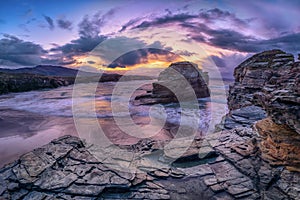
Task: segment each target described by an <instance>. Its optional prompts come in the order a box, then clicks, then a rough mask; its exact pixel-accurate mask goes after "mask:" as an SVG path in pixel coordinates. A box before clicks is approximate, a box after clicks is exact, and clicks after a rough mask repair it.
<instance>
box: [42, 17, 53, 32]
mask: <svg viewBox="0 0 300 200" xmlns="http://www.w3.org/2000/svg"><path fill="white" fill-rule="evenodd" d="M43 17H44V19H45V20H46V22H47V23H48V27H49V29H50V30H53V29H54V22H53V19H52V18H51V17H49V16H46V15H43Z"/></svg>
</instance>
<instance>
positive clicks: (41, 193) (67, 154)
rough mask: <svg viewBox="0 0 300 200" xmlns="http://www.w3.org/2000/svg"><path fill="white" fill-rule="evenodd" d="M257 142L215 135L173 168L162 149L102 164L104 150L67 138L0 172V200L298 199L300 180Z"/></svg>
mask: <svg viewBox="0 0 300 200" xmlns="http://www.w3.org/2000/svg"><path fill="white" fill-rule="evenodd" d="M257 135H258V134H257V132H256V131H254V130H252V129H250V128H238V129H232V130H230V131H223V132H219V133H216V134H212V135H209V136H208V137H206V138H205V139H202V140H196V141H194V143H193V144H192V145H191V146H190V149H189V150H188V151H187V152H186V153H185V154H183V156H182V157H181V158H180V159H178V160H177V161H175V162H174V163H173V164H172V165H167V164H166V162H165V161H166V159H167V157H166V155H164V153H163V151H161V150H159V149H160V147H161V146H163V145H164V144H162V143H161V142H156V141H151V140H144V141H141V142H140V143H138V144H136V145H133V146H127V147H126V146H124V147H123V149H124V150H130V151H128V152H131V154H111V152H112V151H113V150H112V149H109V148H108V149H107V148H105V149H102V150H103V155H102V156H100V157H99V156H97V158H98V159H96V157H95V156H94V154H91V152H93V149H98V148H99V147H96V146H94V145H89V144H85V143H84V142H82V141H80V140H79V139H78V138H76V137H71V136H64V137H62V138H60V139H57V140H54V141H52V142H51V143H49V144H48V145H46V146H43V147H41V148H39V149H36V150H34V151H32V152H29V153H27V154H25V155H23V156H22V157H21V158H20V159H19V160H17V161H15V162H14V163H12V164H10V165H7V166H6V167H4V168H2V169H0V199H53V198H55V199H199V198H200V199H297V198H298V197H299V195H300V173H299V172H296V171H289V170H288V167H287V166H285V165H277V166H272V165H270V163H269V162H268V161H266V160H264V159H263V158H262V157H261V153H262V152H261V149H260V141H261V140H260V138H259V137H258V136H257ZM182 142H185V139H184V138H182ZM126 166H131V167H129V168H132V166H134V167H135V169H136V170H129V171H128V167H126ZM118 169H122V170H118Z"/></svg>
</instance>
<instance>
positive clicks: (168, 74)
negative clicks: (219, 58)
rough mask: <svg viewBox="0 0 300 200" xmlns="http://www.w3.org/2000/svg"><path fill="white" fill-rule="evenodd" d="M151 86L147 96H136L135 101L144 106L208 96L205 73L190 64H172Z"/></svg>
mask: <svg viewBox="0 0 300 200" xmlns="http://www.w3.org/2000/svg"><path fill="white" fill-rule="evenodd" d="M152 85H153V89H152V91H151V92H150V93H149V94H147V95H142V96H138V97H137V98H136V100H140V101H141V102H142V103H144V104H153V103H170V102H178V100H179V101H189V100H191V99H192V100H193V99H194V97H196V98H204V97H209V96H210V92H209V88H208V75H207V73H205V72H202V70H200V69H199V68H198V66H197V65H196V64H195V63H191V62H177V63H172V64H171V65H170V66H169V67H168V68H166V69H165V70H164V71H162V72H161V73H160V74H159V77H158V81H157V82H155V83H153V84H152Z"/></svg>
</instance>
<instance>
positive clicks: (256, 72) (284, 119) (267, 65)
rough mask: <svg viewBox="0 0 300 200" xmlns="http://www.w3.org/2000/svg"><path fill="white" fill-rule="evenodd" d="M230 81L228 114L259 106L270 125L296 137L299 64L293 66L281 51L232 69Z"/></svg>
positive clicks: (299, 112) (299, 116) (299, 103)
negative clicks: (283, 126) (287, 129)
mask: <svg viewBox="0 0 300 200" xmlns="http://www.w3.org/2000/svg"><path fill="white" fill-rule="evenodd" d="M234 77H235V83H234V84H233V85H231V86H230V90H229V96H228V107H229V109H230V110H231V111H230V113H231V112H233V110H235V109H240V108H243V107H247V106H252V105H255V106H260V107H262V108H263V109H264V110H265V111H266V112H267V115H268V116H270V117H271V118H272V120H273V121H274V122H276V123H278V124H286V125H288V126H289V127H290V128H291V129H293V130H295V131H296V132H298V133H300V96H299V94H300V93H299V82H300V63H298V62H294V57H293V55H292V54H288V53H285V52H283V51H281V50H271V51H265V52H262V53H259V54H256V55H254V56H252V57H251V58H249V59H247V60H246V61H244V62H243V63H241V64H240V65H239V66H238V67H237V68H236V69H235V71H234ZM230 113H229V115H230Z"/></svg>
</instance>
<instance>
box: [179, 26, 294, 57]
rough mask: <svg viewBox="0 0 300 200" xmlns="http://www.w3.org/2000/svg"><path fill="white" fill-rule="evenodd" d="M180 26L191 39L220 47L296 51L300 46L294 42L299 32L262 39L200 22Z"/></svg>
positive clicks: (235, 49) (242, 50)
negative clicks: (213, 27)
mask: <svg viewBox="0 0 300 200" xmlns="http://www.w3.org/2000/svg"><path fill="white" fill-rule="evenodd" d="M181 26H182V27H184V28H187V29H188V30H189V32H190V34H191V37H192V39H194V40H196V41H198V42H203V43H207V44H209V45H212V46H215V47H219V48H222V49H229V50H234V51H240V52H250V53H251V52H259V51H264V50H268V49H274V48H280V49H284V50H286V51H291V52H296V51H297V50H299V48H300V44H299V43H297V42H295V41H299V39H300V33H295V34H289V35H284V36H281V37H277V38H271V39H265V40H263V39H257V38H255V37H253V36H247V35H244V34H242V33H239V32H237V31H234V30H230V29H218V30H216V29H212V28H209V27H208V26H206V25H204V24H201V23H193V24H192V23H190V24H181Z"/></svg>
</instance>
